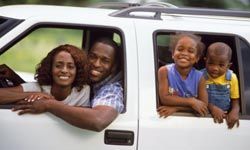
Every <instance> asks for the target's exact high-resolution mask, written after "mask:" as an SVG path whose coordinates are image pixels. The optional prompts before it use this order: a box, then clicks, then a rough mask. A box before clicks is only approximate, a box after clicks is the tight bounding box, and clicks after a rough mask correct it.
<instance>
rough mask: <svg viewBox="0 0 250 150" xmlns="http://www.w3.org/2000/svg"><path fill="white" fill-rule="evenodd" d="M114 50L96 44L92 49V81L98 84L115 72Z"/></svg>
mask: <svg viewBox="0 0 250 150" xmlns="http://www.w3.org/2000/svg"><path fill="white" fill-rule="evenodd" d="M114 53H115V51H114V49H113V47H112V46H110V45H107V44H104V43H100V42H98V43H95V44H94V45H93V47H92V48H91V50H90V52H89V55H88V59H89V62H90V72H89V76H90V80H91V82H92V83H97V82H100V81H102V80H103V79H105V78H106V77H108V76H109V75H110V74H112V73H113V71H114V62H115V60H114Z"/></svg>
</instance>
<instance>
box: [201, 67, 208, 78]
mask: <svg viewBox="0 0 250 150" xmlns="http://www.w3.org/2000/svg"><path fill="white" fill-rule="evenodd" d="M200 71H201V72H202V73H203V76H204V78H205V79H206V80H207V79H208V74H207V70H206V68H204V69H201V70H200Z"/></svg>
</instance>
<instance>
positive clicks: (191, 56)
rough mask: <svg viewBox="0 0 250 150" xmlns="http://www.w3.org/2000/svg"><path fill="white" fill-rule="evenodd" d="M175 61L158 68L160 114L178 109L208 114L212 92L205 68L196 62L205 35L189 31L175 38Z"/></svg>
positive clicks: (173, 52)
mask: <svg viewBox="0 0 250 150" xmlns="http://www.w3.org/2000/svg"><path fill="white" fill-rule="evenodd" d="M170 48H171V49H172V58H173V60H174V63H173V64H168V65H166V66H162V67H160V68H159V70H158V82H159V95H160V103H161V105H163V106H161V107H159V108H158V113H159V114H160V117H162V116H164V117H167V116H169V115H171V114H173V113H174V112H177V111H187V110H192V111H194V112H195V113H198V114H199V115H200V116H205V115H206V114H207V105H208V96H207V91H206V86H205V79H204V77H203V76H202V72H200V71H198V70H196V69H195V68H194V67H193V65H194V64H195V63H197V62H198V60H199V59H200V57H201V55H202V52H203V49H204V44H203V43H202V42H201V38H200V37H198V36H196V35H194V34H188V33H182V34H177V35H175V36H174V37H172V39H171V43H170Z"/></svg>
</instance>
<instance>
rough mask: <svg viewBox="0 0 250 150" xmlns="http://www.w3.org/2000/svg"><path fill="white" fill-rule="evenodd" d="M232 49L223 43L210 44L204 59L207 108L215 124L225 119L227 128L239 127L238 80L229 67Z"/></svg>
mask: <svg viewBox="0 0 250 150" xmlns="http://www.w3.org/2000/svg"><path fill="white" fill-rule="evenodd" d="M231 57H232V49H231V48H230V47H229V46H228V45H227V44H225V43H222V42H216V43H212V44H211V45H210V46H209V47H208V50H207V54H206V57H205V63H206V69H205V71H204V77H205V79H206V85H207V92H208V99H209V104H208V108H209V110H210V112H211V114H212V116H213V118H214V122H215V123H222V122H223V119H224V118H225V119H226V122H227V125H228V128H229V129H231V128H233V127H234V125H235V124H237V127H238V126H239V110H240V107H239V87H238V79H237V76H236V74H235V73H233V71H232V70H229V67H230V65H231V63H230V60H231Z"/></svg>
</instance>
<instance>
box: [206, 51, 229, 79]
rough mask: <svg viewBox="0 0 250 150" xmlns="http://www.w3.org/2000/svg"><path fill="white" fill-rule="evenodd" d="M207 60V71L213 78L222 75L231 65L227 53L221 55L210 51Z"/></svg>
mask: <svg viewBox="0 0 250 150" xmlns="http://www.w3.org/2000/svg"><path fill="white" fill-rule="evenodd" d="M205 61H206V69H207V72H208V74H209V75H210V76H211V77H212V78H218V77H220V76H222V75H223V74H225V73H226V71H227V69H228V68H229V67H230V63H229V60H228V55H227V53H224V54H221V55H215V54H210V53H209V54H208V56H207V58H206V59H205Z"/></svg>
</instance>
